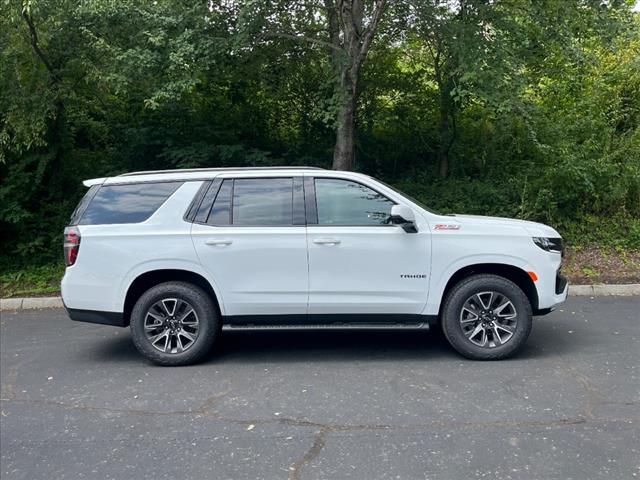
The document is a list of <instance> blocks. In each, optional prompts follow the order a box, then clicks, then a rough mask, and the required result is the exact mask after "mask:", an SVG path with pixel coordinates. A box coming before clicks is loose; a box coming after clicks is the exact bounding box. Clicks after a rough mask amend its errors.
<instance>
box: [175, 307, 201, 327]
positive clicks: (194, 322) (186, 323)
mask: <svg viewBox="0 0 640 480" xmlns="http://www.w3.org/2000/svg"><path fill="white" fill-rule="evenodd" d="M192 313H193V314H194V319H193V321H187V320H186V319H187V317H188V316H189V315H191V314H192ZM195 313H196V312H195V310H194V309H193V308H189V309H188V310H187V313H185V314H184V315H182V317H180V320H179V322H180V323H181V324H182V325H197V323H198V318H197V317H196V316H195Z"/></svg>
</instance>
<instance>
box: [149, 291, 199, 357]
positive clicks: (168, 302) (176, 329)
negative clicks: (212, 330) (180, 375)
mask: <svg viewBox="0 0 640 480" xmlns="http://www.w3.org/2000/svg"><path fill="white" fill-rule="evenodd" d="M199 332H200V322H199V319H198V315H197V314H196V311H195V310H194V308H193V307H192V306H191V304H189V303H188V302H186V301H185V300H182V299H179V298H163V299H162V300H158V301H157V302H155V303H154V304H153V305H151V307H150V308H149V309H148V310H147V313H146V314H145V318H144V333H145V335H146V338H147V340H149V343H150V344H151V345H152V346H153V348H155V349H156V350H158V351H160V352H162V353H182V352H184V351H186V350H188V349H189V348H190V347H191V346H192V345H193V344H194V343H195V341H196V339H197V338H198V333H199Z"/></svg>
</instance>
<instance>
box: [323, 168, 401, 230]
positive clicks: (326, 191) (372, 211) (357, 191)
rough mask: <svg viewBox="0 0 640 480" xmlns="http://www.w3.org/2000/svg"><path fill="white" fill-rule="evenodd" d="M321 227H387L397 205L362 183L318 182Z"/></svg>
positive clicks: (338, 180) (335, 180)
mask: <svg viewBox="0 0 640 480" xmlns="http://www.w3.org/2000/svg"><path fill="white" fill-rule="evenodd" d="M315 190H316V206H317V209H318V225H362V226H365V225H385V224H386V223H387V222H388V220H389V217H390V215H391V207H392V206H393V205H395V203H394V202H393V201H391V200H389V199H388V198H387V197H385V196H384V195H382V194H380V193H378V192H376V191H375V190H372V189H371V188H369V187H366V186H365V185H362V184H361V183H357V182H352V181H349V180H340V179H335V178H316V179H315Z"/></svg>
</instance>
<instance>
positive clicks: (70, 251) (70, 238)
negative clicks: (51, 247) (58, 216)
mask: <svg viewBox="0 0 640 480" xmlns="http://www.w3.org/2000/svg"><path fill="white" fill-rule="evenodd" d="M62 246H63V247H64V263H65V264H66V265H67V267H70V266H71V265H73V264H74V263H76V259H77V258H78V250H80V230H78V227H66V228H65V229H64V243H63V244H62Z"/></svg>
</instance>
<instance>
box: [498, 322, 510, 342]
mask: <svg viewBox="0 0 640 480" xmlns="http://www.w3.org/2000/svg"><path fill="white" fill-rule="evenodd" d="M500 331H502V332H504V335H503V336H500ZM493 332H494V335H495V337H496V338H497V339H498V341H499V342H500V343H501V344H503V343H505V342H507V341H508V340H509V339H510V338H511V337H512V336H513V330H512V329H511V328H509V327H507V326H505V325H500V324H499V323H496V324H495V325H494V327H493Z"/></svg>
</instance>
